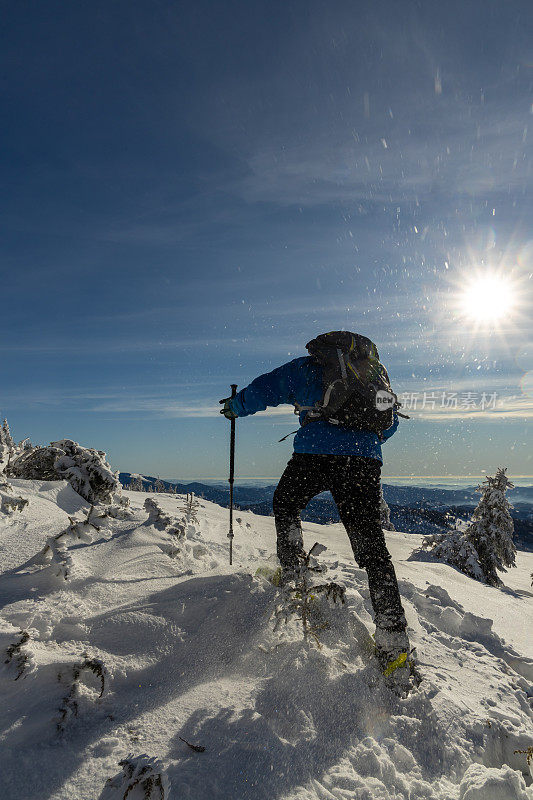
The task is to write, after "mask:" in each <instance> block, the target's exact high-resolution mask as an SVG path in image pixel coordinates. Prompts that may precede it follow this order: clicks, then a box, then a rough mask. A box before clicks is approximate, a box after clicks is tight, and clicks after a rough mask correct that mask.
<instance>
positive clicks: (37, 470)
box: [9, 439, 119, 503]
mask: <svg viewBox="0 0 533 800" xmlns="http://www.w3.org/2000/svg"><path fill="white" fill-rule="evenodd" d="M9 471H10V474H11V475H13V476H14V477H17V478H25V479H27V480H32V479H33V480H44V481H46V480H61V479H63V480H66V481H68V482H69V483H70V484H71V486H72V488H73V489H74V490H75V491H76V492H78V494H80V495H81V496H82V497H84V498H85V499H86V500H88V501H89V502H90V503H111V502H112V501H113V500H114V497H115V494H116V493H117V492H118V491H119V488H118V485H119V481H118V472H113V470H112V469H111V467H110V465H109V464H108V463H107V461H106V454H105V453H104V452H103V451H102V450H94V449H92V448H87V447H82V446H81V445H79V444H78V443H77V442H74V441H72V439H61V440H60V441H58V442H51V443H50V445H48V446H47V447H36V448H34V449H32V450H29V451H23V452H22V453H21V454H20V455H17V456H16V457H15V458H14V459H13V461H12V462H11V464H10V470H9Z"/></svg>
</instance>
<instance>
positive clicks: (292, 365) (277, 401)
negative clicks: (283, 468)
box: [231, 356, 398, 462]
mask: <svg viewBox="0 0 533 800" xmlns="http://www.w3.org/2000/svg"><path fill="white" fill-rule="evenodd" d="M321 399H322V368H321V366H320V364H317V362H316V361H315V360H314V359H312V358H311V357H310V356H303V357H302V358H295V359H294V360H293V361H289V362H288V364H283V366H281V367H278V368H277V369H275V370H273V371H272V372H267V373H266V374H265V375H260V376H259V377H258V378H256V379H255V380H254V381H252V382H251V383H250V385H249V386H247V387H246V388H245V389H242V391H240V392H238V394H237V395H236V396H235V397H234V398H233V400H232V401H231V409H232V411H233V412H234V413H235V414H237V416H239V417H247V416H249V415H250V414H255V413H256V411H264V410H265V408H267V406H279V405H281V404H282V403H290V404H291V405H294V404H295V403H298V404H299V405H300V406H313V405H314V404H315V403H317V402H319V401H320V400H321ZM305 414H306V412H302V413H301V414H300V425H301V424H302V422H303V419H304V417H305ZM397 427H398V416H397V415H396V414H395V415H394V422H393V424H392V425H391V427H390V428H388V429H387V430H386V431H384V432H383V434H382V439H388V438H389V437H391V436H392V435H393V433H395V431H396V429H397ZM294 452H295V453H315V454H318V455H337V456H362V457H364V458H375V459H377V460H378V461H380V462H383V459H382V456H381V442H380V440H379V437H378V436H377V434H375V433H373V432H372V431H354V430H349V429H348V428H343V427H340V426H339V425H332V424H331V423H330V422H325V421H324V420H314V421H313V422H309V423H308V424H307V425H305V426H304V427H301V428H300V430H299V431H298V433H297V434H296V436H295V437H294Z"/></svg>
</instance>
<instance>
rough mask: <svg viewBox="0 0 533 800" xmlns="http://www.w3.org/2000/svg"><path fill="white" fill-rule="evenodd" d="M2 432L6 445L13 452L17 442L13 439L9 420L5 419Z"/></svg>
mask: <svg viewBox="0 0 533 800" xmlns="http://www.w3.org/2000/svg"><path fill="white" fill-rule="evenodd" d="M2 432H3V434H4V441H5V443H6V444H7V446H8V447H9V448H10V449H11V450H13V449H14V447H15V441H14V439H13V437H12V436H11V431H10V430H9V425H8V423H7V419H5V418H4V421H3V422H2Z"/></svg>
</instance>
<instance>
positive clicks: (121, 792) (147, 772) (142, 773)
mask: <svg viewBox="0 0 533 800" xmlns="http://www.w3.org/2000/svg"><path fill="white" fill-rule="evenodd" d="M118 763H119V766H120V767H122V772H121V773H120V774H119V775H116V776H115V777H114V778H108V780H107V781H106V785H105V789H104V792H103V793H102V795H101V800H167V798H168V797H169V793H170V781H169V779H168V776H167V774H166V772H165V770H164V768H163V764H162V763H161V761H159V760H158V759H157V758H150V757H149V756H147V755H146V753H142V754H141V755H140V756H134V755H133V754H132V753H130V754H129V755H128V756H127V757H126V758H123V759H122V761H119V762H118Z"/></svg>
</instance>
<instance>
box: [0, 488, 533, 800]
mask: <svg viewBox="0 0 533 800" xmlns="http://www.w3.org/2000/svg"><path fill="white" fill-rule="evenodd" d="M12 482H13V484H14V489H15V490H16V492H17V493H20V495H21V496H22V497H24V498H25V499H27V500H29V504H28V505H27V506H25V507H24V508H23V509H22V510H21V511H20V513H17V514H16V515H13V516H9V517H7V516H6V517H4V518H2V519H1V520H0V546H1V548H2V550H1V552H2V558H3V563H4V568H5V571H4V574H3V575H2V577H1V579H0V605H1V609H0V647H1V648H2V652H3V653H4V654H5V655H4V657H3V659H2V661H3V662H7V663H4V664H3V667H2V670H1V674H0V692H1V699H2V703H1V706H0V730H1V733H0V740H1V747H2V755H1V759H2V762H1V763H2V783H3V786H4V793H5V795H6V796H8V797H17V798H19V799H20V800H29V799H30V798H32V799H33V798H35V797H39V798H43V800H44V798H50V800H67V798H68V800H87V798H98V800H119V798H124V797H127V800H138V798H143V797H148V798H158V800H159V798H162V797H164V798H169V799H170V800H183V799H187V798H189V799H190V800H193V799H194V800H208V798H209V800H213V799H215V800H216V798H220V800H227V798H232V800H247V799H248V798H254V799H257V800H267V798H268V800H272V798H278V799H280V800H281V798H283V800H341V799H342V800H348V798H349V799H350V800H354V799H355V800H392V798H395V800H399V799H401V800H415V798H416V800H491V799H492V798H494V800H496V798H497V800H528V799H529V800H533V789H532V787H531V786H530V785H528V784H530V782H531V777H530V773H529V770H528V764H527V759H526V756H525V755H524V754H523V753H515V751H518V750H522V751H525V750H527V748H528V747H529V746H531V744H532V743H533V742H532V739H533V736H532V728H533V726H532V720H533V711H532V697H533V689H532V682H533V661H532V659H531V658H529V657H528V656H529V655H531V652H530V651H529V650H528V648H530V647H531V639H530V637H529V634H530V629H529V627H530V624H531V613H532V609H533V602H532V595H531V590H530V587H529V582H530V581H529V573H530V572H531V569H532V566H533V564H532V562H533V557H532V556H531V555H530V554H526V553H519V554H518V557H517V565H518V566H517V569H516V570H514V571H513V573H512V576H511V574H510V575H509V577H508V578H507V577H506V580H507V587H506V588H504V589H503V590H502V589H496V588H493V587H489V586H486V585H483V584H480V583H479V582H477V581H473V580H471V579H470V578H468V577H466V576H464V575H461V574H460V573H458V572H457V571H456V570H454V569H453V568H451V567H448V566H446V565H443V564H431V563H420V562H409V561H407V556H408V554H409V552H410V550H411V549H412V544H413V540H414V538H415V537H414V536H413V535H410V536H408V537H406V536H405V535H403V534H401V533H391V534H387V539H388V543H389V545H390V547H391V551H392V553H393V557H394V560H395V562H396V564H397V568H398V574H399V577H400V589H401V592H402V596H403V599H404V603H405V607H406V613H407V617H408V623H409V628H410V637H411V640H412V642H413V644H415V645H416V648H417V652H418V657H419V662H420V666H421V670H422V672H423V674H424V678H425V680H424V682H423V683H422V685H421V687H420V690H419V691H418V692H417V693H415V694H413V695H411V696H410V697H409V698H407V699H406V700H400V699H398V698H397V697H395V696H394V695H392V694H391V693H390V692H388V690H387V689H386V688H385V687H384V685H383V683H382V681H381V679H380V676H379V674H378V673H377V671H376V668H375V665H374V661H373V658H372V655H371V647H372V645H371V642H372V640H371V633H372V631H373V626H372V620H371V614H370V611H371V606H370V598H369V593H368V587H367V584H366V575H365V573H364V572H363V571H362V570H359V569H358V568H357V566H356V565H355V564H354V562H353V559H352V558H351V557H350V555H349V549H348V542H347V537H346V535H345V533H344V531H343V529H342V527H341V526H340V525H331V526H324V527H322V526H320V525H312V524H304V536H305V539H306V545H311V544H313V542H314V541H316V540H318V541H321V542H323V543H324V544H325V545H327V547H328V550H327V552H326V553H325V554H323V555H322V556H321V557H320V558H321V560H322V563H323V564H324V566H325V567H326V574H325V576H324V575H322V576H320V580H321V581H322V582H323V580H324V577H325V578H326V580H328V581H335V582H337V583H339V584H341V585H342V586H344V587H345V589H346V603H345V604H344V605H341V604H336V605H332V604H329V603H328V602H327V599H326V598H322V600H320V603H321V607H320V612H321V614H322V617H323V620H324V621H325V622H327V627H326V628H323V629H322V630H321V631H320V634H319V640H320V646H318V645H317V644H314V643H313V642H312V641H310V642H308V643H304V641H303V637H302V629H301V624H299V622H298V620H296V619H292V620H289V623H288V624H286V625H282V626H280V627H279V628H278V629H277V630H275V629H274V623H275V614H274V612H275V608H276V604H277V603H278V602H279V594H278V592H277V590H276V589H275V588H274V587H273V586H272V585H271V584H270V583H268V581H266V580H265V579H264V578H262V577H261V576H260V575H259V576H258V575H256V572H257V569H258V567H262V566H264V565H265V563H266V564H268V563H273V562H272V557H271V554H272V552H273V550H274V536H275V535H274V527H273V520H272V519H271V518H268V517H256V516H254V515H253V514H251V513H249V512H239V516H238V517H237V519H236V523H235V534H236V538H235V542H234V548H235V549H234V565H233V567H232V568H230V567H229V565H228V563H227V562H228V553H227V538H226V534H227V511H225V510H224V509H222V508H220V507H218V506H216V505H214V504H212V503H208V502H206V501H200V503H199V506H198V507H197V508H195V510H194V514H192V513H191V512H189V515H188V517H187V503H186V502H185V501H184V498H180V497H178V498H176V497H172V496H165V495H158V496H156V498H154V500H155V503H154V502H152V503H150V504H149V505H148V506H147V507H146V508H144V502H145V500H146V495H145V494H140V493H136V492H128V493H127V494H128V496H129V497H130V499H131V511H130V512H128V513H127V514H125V513H124V514H119V515H116V516H113V515H111V516H109V515H108V514H107V513H106V508H107V506H97V507H96V508H95V510H94V511H93V512H92V516H91V517H90V523H91V525H92V527H90V528H89V527H87V514H88V511H89V506H88V503H87V502H86V501H84V500H83V498H81V497H80V496H79V495H78V494H76V493H74V491H73V490H72V488H71V486H70V485H69V484H67V483H65V482H64V481H60V482H46V481H24V480H13V481H12ZM184 503H185V504H184ZM156 506H157V507H156ZM184 509H185V514H184ZM69 518H71V519H69ZM69 526H70V527H69ZM67 530H70V533H69V534H68V535H64V532H65V531H67ZM62 532H63V533H62ZM78 534H79V535H78ZM51 537H59V541H60V542H61V541H62V543H63V545H64V547H63V548H62V549H63V551H64V555H65V557H68V563H69V569H68V571H67V572H66V574H65V573H64V572H63V573H61V572H60V574H59V575H58V574H57V569H54V566H53V565H52V564H51V563H49V562H48V561H46V559H44V560H43V559H39V558H36V556H37V555H38V554H39V553H42V551H43V548H45V546H46V543H47V542H49V540H50V538H51ZM511 580H512V581H513V584H512V585H509V581H511ZM481 609H484V612H483V613H481ZM488 614H489V615H490V616H491V617H492V618H493V619H490V618H489V617H488V616H487V615H488ZM504 632H505V637H504V636H503V633H504ZM528 637H529V638H528Z"/></svg>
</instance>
